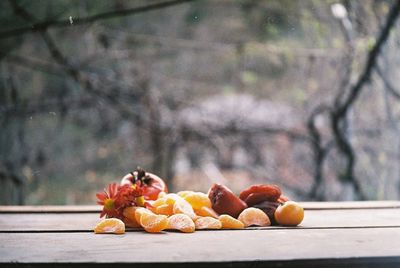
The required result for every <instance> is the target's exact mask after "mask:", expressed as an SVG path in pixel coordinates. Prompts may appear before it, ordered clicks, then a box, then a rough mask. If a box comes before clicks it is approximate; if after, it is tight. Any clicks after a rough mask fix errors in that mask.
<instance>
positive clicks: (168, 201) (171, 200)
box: [164, 194, 182, 205]
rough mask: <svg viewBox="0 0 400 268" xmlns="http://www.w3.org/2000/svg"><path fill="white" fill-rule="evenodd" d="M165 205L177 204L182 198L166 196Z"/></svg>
mask: <svg viewBox="0 0 400 268" xmlns="http://www.w3.org/2000/svg"><path fill="white" fill-rule="evenodd" d="M164 198H165V203H166V204H169V205H173V204H175V202H176V201H178V200H182V197H180V196H179V195H177V194H167V195H165V197H164Z"/></svg>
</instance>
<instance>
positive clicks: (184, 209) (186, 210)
mask: <svg viewBox="0 0 400 268" xmlns="http://www.w3.org/2000/svg"><path fill="white" fill-rule="evenodd" d="M173 212H174V214H185V215H188V216H189V217H190V218H191V219H192V220H195V219H196V218H197V215H196V213H194V210H193V208H192V206H191V205H190V204H189V203H188V202H187V201H186V200H184V199H178V200H176V202H175V203H174V207H173Z"/></svg>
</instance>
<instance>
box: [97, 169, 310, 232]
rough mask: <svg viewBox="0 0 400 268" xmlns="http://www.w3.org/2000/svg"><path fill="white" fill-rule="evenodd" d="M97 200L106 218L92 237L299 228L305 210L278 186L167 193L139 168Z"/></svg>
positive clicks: (157, 180) (161, 183) (216, 187)
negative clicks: (127, 230)
mask: <svg viewBox="0 0 400 268" xmlns="http://www.w3.org/2000/svg"><path fill="white" fill-rule="evenodd" d="M96 196H97V198H98V202H97V203H98V204H100V205H102V206H103V210H102V212H101V214H100V218H102V217H104V216H106V218H105V219H103V220H102V221H101V222H100V223H98V224H97V225H96V227H95V228H94V232H95V233H114V234H123V233H125V226H127V227H134V228H143V229H144V230H145V231H147V232H149V233H158V232H161V231H163V230H177V231H181V232H185V233H192V232H194V231H195V230H201V229H243V228H246V227H249V226H270V225H284V226H297V225H299V224H300V223H301V222H302V220H303V217H304V210H303V208H302V207H301V206H300V205H299V204H298V203H296V202H294V201H289V199H288V198H287V197H285V196H284V195H282V192H281V190H280V189H279V187H278V186H276V185H264V184H258V185H252V186H250V187H249V188H247V189H245V190H243V191H242V192H241V193H240V195H239V196H237V195H235V194H234V193H233V192H232V191H231V190H230V189H228V188H227V187H226V186H224V185H220V184H213V185H212V186H211V188H210V189H209V191H208V193H207V194H205V193H201V192H194V191H181V192H178V193H168V190H167V187H166V185H165V183H164V181H163V180H162V179H161V178H159V177H158V176H156V175H154V174H152V173H149V172H146V171H144V170H143V169H140V168H138V169H136V170H135V171H134V172H131V173H129V174H128V175H126V176H125V177H124V178H123V179H122V181H121V184H120V185H118V184H116V183H112V184H110V185H109V186H108V190H104V192H101V193H98V194H97V195H96Z"/></svg>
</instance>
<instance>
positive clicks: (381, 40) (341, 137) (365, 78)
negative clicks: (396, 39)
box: [331, 0, 400, 199]
mask: <svg viewBox="0 0 400 268" xmlns="http://www.w3.org/2000/svg"><path fill="white" fill-rule="evenodd" d="M399 13H400V0H397V1H396V2H395V3H394V4H393V6H392V8H391V9H390V12H389V15H388V16H387V20H386V23H385V25H384V27H383V29H382V31H381V32H380V34H379V37H378V39H377V42H376V43H375V45H374V47H373V48H372V50H371V52H370V53H369V54H368V58H367V63H366V65H365V68H364V70H363V72H362V73H361V75H360V77H359V79H358V80H357V82H356V83H355V85H354V86H352V87H351V89H350V92H349V94H348V96H347V98H346V99H345V100H344V101H343V102H342V103H335V104H336V105H335V107H334V109H333V110H332V112H331V124H332V126H331V127H332V131H333V134H334V137H335V141H336V144H337V146H338V148H339V150H340V151H341V152H342V153H343V155H344V156H345V157H346V159H347V163H346V168H345V173H344V176H343V179H344V180H346V181H349V182H351V183H352V184H353V187H354V190H355V191H356V193H357V194H358V195H359V197H360V199H365V196H364V194H363V193H362V190H361V186H360V185H359V182H358V181H357V180H356V179H355V178H354V165H355V161H356V157H355V154H354V152H353V148H352V146H351V144H350V142H349V141H348V139H347V137H346V135H345V133H344V132H345V131H344V129H343V124H344V120H345V118H346V115H347V112H348V110H349V109H350V107H351V106H352V105H353V103H354V102H355V100H356V99H357V97H358V96H359V95H360V93H361V91H362V89H363V88H364V86H365V85H366V84H367V82H369V80H370V76H371V73H372V70H373V68H374V67H375V66H376V62H377V58H378V56H379V53H380V51H381V48H382V46H383V45H384V44H385V42H386V40H387V39H388V37H389V34H390V30H391V29H392V27H393V26H394V25H395V22H396V20H397V18H398V16H399Z"/></svg>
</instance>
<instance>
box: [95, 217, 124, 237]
mask: <svg viewBox="0 0 400 268" xmlns="http://www.w3.org/2000/svg"><path fill="white" fill-rule="evenodd" d="M94 232H95V233H96V234H123V233H125V224H124V223H123V221H121V220H120V219H116V218H111V219H104V220H102V221H101V222H99V223H98V224H97V225H96V227H94Z"/></svg>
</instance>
